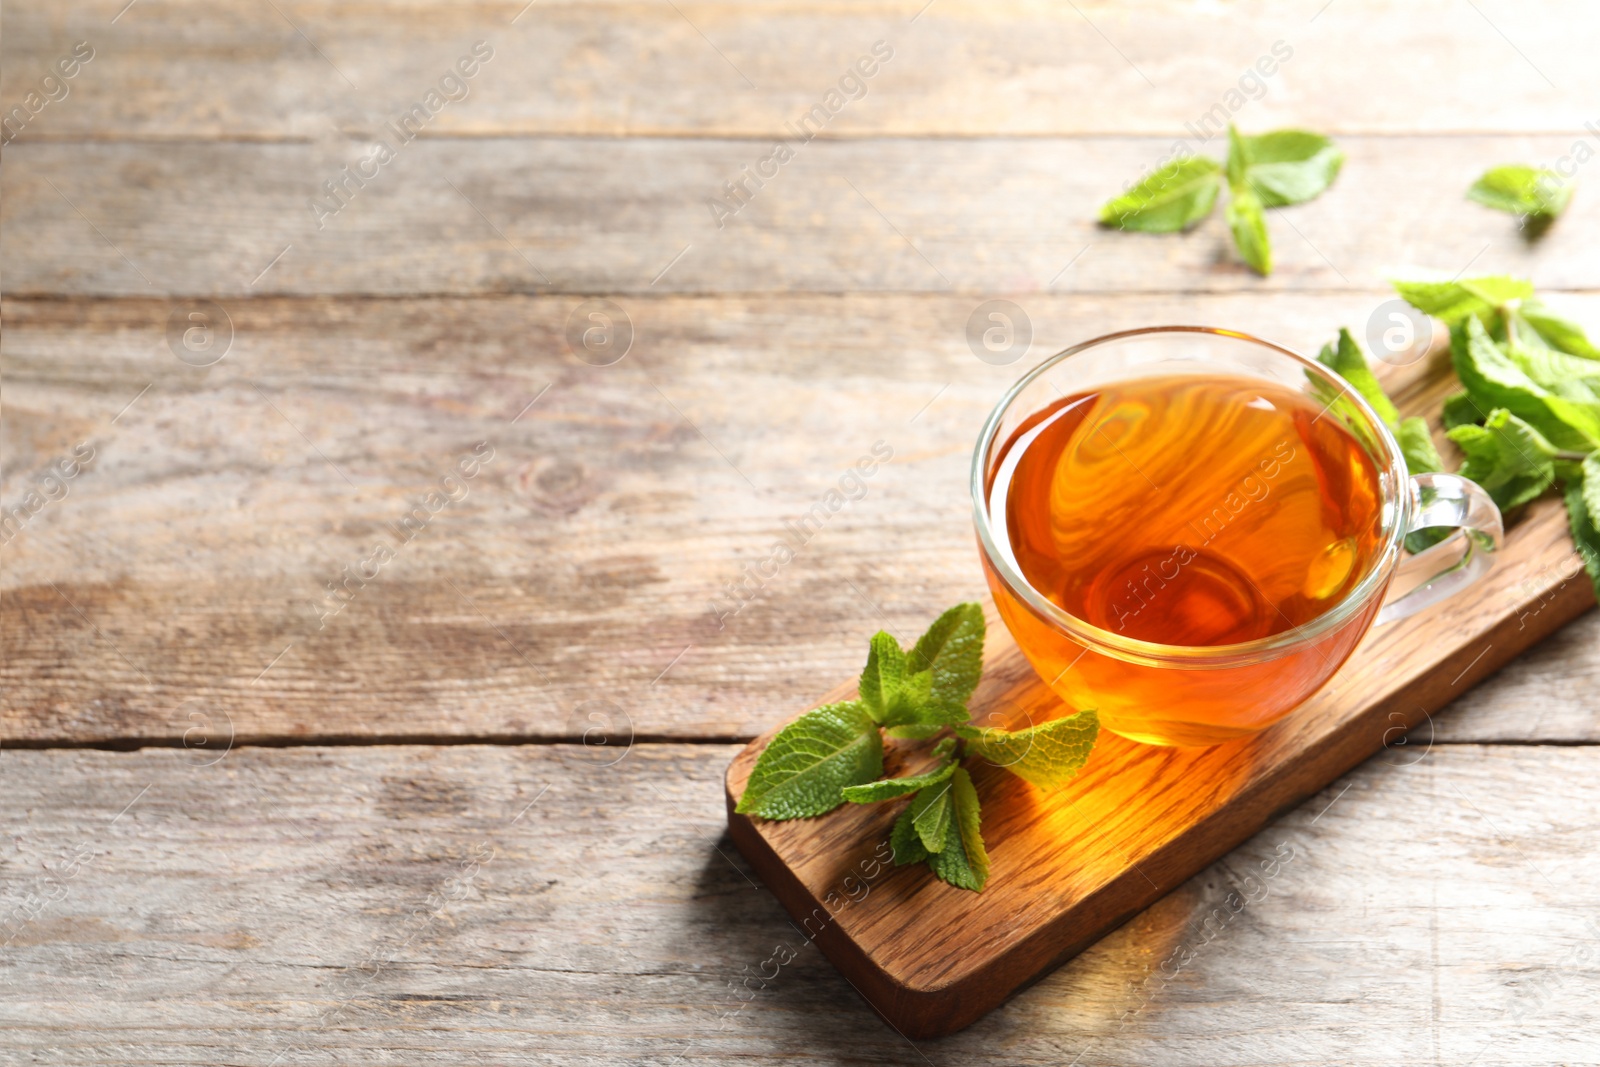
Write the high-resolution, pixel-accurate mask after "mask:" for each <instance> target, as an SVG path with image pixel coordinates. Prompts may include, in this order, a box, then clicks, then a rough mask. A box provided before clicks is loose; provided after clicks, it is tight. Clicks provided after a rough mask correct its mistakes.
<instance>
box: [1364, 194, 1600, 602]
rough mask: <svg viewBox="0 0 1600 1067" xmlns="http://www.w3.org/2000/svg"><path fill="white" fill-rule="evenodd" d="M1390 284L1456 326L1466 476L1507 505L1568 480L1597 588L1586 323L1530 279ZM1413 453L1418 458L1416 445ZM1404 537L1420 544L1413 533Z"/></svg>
mask: <svg viewBox="0 0 1600 1067" xmlns="http://www.w3.org/2000/svg"><path fill="white" fill-rule="evenodd" d="M1522 169H1523V170H1527V169H1528V168H1522ZM1506 170H1508V168H1497V169H1496V171H1491V172H1490V175H1496V174H1497V172H1501V171H1506ZM1490 175H1486V176H1485V177H1486V178H1488V177H1489V176H1490ZM1512 177H1515V178H1517V180H1518V181H1527V180H1529V179H1528V175H1526V174H1522V175H1520V176H1518V175H1506V174H1499V175H1498V177H1497V180H1501V179H1505V180H1509V179H1510V178H1512ZM1533 180H1535V181H1536V179H1533ZM1568 191H1569V192H1570V190H1568ZM1564 204H1565V201H1564V200H1563V201H1561V205H1562V206H1564ZM1556 210H1557V211H1559V207H1557V209H1556ZM1393 284H1394V287H1395V290H1396V291H1397V292H1399V294H1400V295H1401V296H1402V297H1404V298H1405V299H1406V301H1407V302H1409V303H1410V304H1411V305H1412V306H1413V307H1415V308H1417V309H1418V310H1419V311H1422V312H1424V313H1426V314H1429V315H1432V316H1434V317H1436V318H1439V319H1442V320H1444V321H1445V322H1446V323H1447V324H1448V325H1449V326H1450V352H1451V357H1452V359H1453V361H1454V364H1455V369H1456V377H1458V378H1459V379H1460V380H1461V384H1462V386H1463V387H1464V391H1463V392H1460V393H1457V394H1455V395H1453V396H1450V397H1448V398H1446V399H1445V402H1444V410H1443V421H1444V425H1445V428H1446V431H1447V432H1446V436H1448V437H1449V438H1450V440H1452V441H1453V442H1455V444H1456V445H1457V446H1458V447H1459V448H1460V449H1461V451H1462V453H1463V455H1464V456H1465V459H1464V461H1463V463H1462V465H1461V470H1460V473H1461V475H1462V476H1463V477H1466V478H1470V479H1472V480H1473V481H1475V482H1477V483H1478V484H1479V485H1481V486H1483V488H1484V489H1485V490H1486V491H1488V493H1489V495H1490V496H1491V497H1493V498H1494V500H1495V502H1496V503H1497V504H1499V506H1500V507H1501V509H1502V510H1509V509H1511V508H1514V507H1518V506H1520V505H1522V504H1526V503H1528V502H1529V501H1531V500H1533V499H1534V498H1535V497H1538V496H1539V495H1541V494H1542V493H1544V492H1545V491H1546V490H1547V489H1549V488H1550V487H1552V486H1564V489H1563V496H1564V497H1565V500H1566V505H1567V514H1568V518H1569V520H1570V524H1571V527H1572V539H1573V542H1574V543H1575V544H1576V545H1577V548H1578V553H1579V555H1580V556H1581V557H1582V559H1583V562H1584V568H1585V570H1587V571H1588V574H1589V578H1590V580H1591V581H1592V582H1593V583H1594V587H1595V593H1596V595H1597V596H1600V536H1597V534H1596V528H1597V525H1600V489H1597V488H1596V486H1597V485H1600V458H1597V457H1600V350H1597V349H1596V347H1595V346H1594V345H1593V344H1592V343H1591V342H1590V341H1589V337H1588V335H1587V334H1586V333H1585V332H1584V330H1583V328H1582V327H1581V326H1579V325H1578V324H1577V323H1575V322H1572V321H1571V320H1570V319H1566V318H1563V317H1562V316H1561V315H1559V314H1557V313H1556V312H1554V311H1552V310H1551V309H1549V308H1548V307H1546V306H1545V305H1544V304H1543V303H1541V302H1540V301H1539V300H1538V299H1537V298H1536V297H1535V296H1534V291H1533V283H1532V282H1530V281H1528V280H1527V279H1524V278H1513V277H1509V276H1506V275H1491V276H1485V277H1478V278H1461V279H1451V280H1449V281H1438V280H1413V279H1396V280H1394V281H1393ZM1416 432H1417V431H1411V433H1416ZM1401 434H1402V438H1404V437H1405V436H1407V431H1405V430H1404V429H1402V431H1401ZM1402 447H1404V444H1403V445H1402ZM1413 447H1414V448H1415V447H1420V440H1418V441H1416V442H1414V445H1413ZM1419 455H1420V454H1419ZM1435 458H1437V457H1436V456H1435ZM1406 459H1407V462H1408V463H1411V462H1413V458H1412V453H1411V452H1409V451H1408V452H1407V456H1406ZM1422 461H1423V462H1427V461H1428V460H1427V458H1426V457H1422ZM1413 469H1415V468H1413ZM1416 536H1417V535H1413V537H1416ZM1406 544H1407V547H1408V548H1412V550H1413V551H1416V550H1417V549H1416V548H1415V547H1413V541H1412V539H1410V538H1408V539H1407V542H1406Z"/></svg>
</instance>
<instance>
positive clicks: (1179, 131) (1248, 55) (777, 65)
mask: <svg viewBox="0 0 1600 1067" xmlns="http://www.w3.org/2000/svg"><path fill="white" fill-rule="evenodd" d="M121 7H122V3H108V2H105V0H70V2H60V3H52V4H49V5H35V6H32V7H29V6H22V7H19V8H17V9H15V10H14V13H13V15H12V18H11V19H9V20H8V21H7V32H6V39H5V50H4V59H5V63H4V66H5V77H4V80H3V81H0V90H3V99H4V100H5V101H6V106H8V107H9V106H10V105H11V104H12V103H15V102H18V101H19V100H20V99H21V97H22V96H23V95H24V93H26V92H27V91H28V90H29V89H30V88H33V87H34V85H35V83H36V82H37V80H38V79H39V78H40V77H41V76H43V75H44V74H46V73H47V72H48V71H49V70H50V66H51V64H53V63H54V62H55V60H56V59H57V58H58V57H59V56H61V55H62V54H63V53H64V52H65V51H66V50H68V49H70V48H71V46H72V44H73V43H74V42H75V41H77V40H80V39H84V40H88V41H90V42H91V43H92V44H93V45H94V47H95V48H96V55H95V58H94V60H93V61H92V62H91V63H90V64H89V65H88V66H87V67H86V68H85V69H84V71H83V72H82V73H81V74H80V75H79V76H78V78H77V79H75V80H74V82H72V83H71V94H70V95H69V96H68V97H67V98H66V99H65V100H63V101H61V102H60V103H59V104H54V103H52V104H50V105H48V106H47V107H46V108H45V109H44V110H43V111H42V112H41V113H40V114H39V115H38V116H36V118H35V119H34V121H33V122H32V123H30V125H29V127H28V128H27V129H25V131H24V133H23V135H22V139H23V140H36V139H53V138H129V137H135V138H147V139H159V140H171V139H178V138H228V139H235V138H244V139H251V140H260V139H282V138H312V139H317V138H323V137H327V136H330V135H337V134H340V133H355V132H360V131H368V130H370V129H372V128H373V127H374V126H377V125H380V124H381V123H383V122H385V121H387V120H388V119H390V118H392V117H393V116H394V114H395V113H396V112H397V111H398V110H399V109H401V108H403V107H405V106H407V105H408V104H409V103H411V102H412V101H414V100H415V99H416V98H417V97H418V96H419V95H420V94H422V93H423V92H425V91H426V90H427V88H428V87H429V86H430V85H432V84H434V83H436V82H437V81H438V79H439V77H440V75H441V74H442V73H443V71H444V70H446V69H447V68H448V66H449V64H450V63H452V62H453V61H454V60H455V59H456V58H457V56H458V55H460V54H461V53H462V52H463V51H464V50H465V49H466V48H467V47H468V46H469V45H470V44H471V43H472V42H473V41H475V40H480V39H485V40H489V41H491V42H493V45H494V47H495V49H496V57H495V59H494V60H492V61H491V62H490V63H489V64H488V65H487V66H486V67H485V68H484V70H483V72H482V73H481V74H480V75H479V76H478V77H477V78H476V80H475V84H474V86H473V93H472V95H471V96H469V97H467V98H466V99H465V100H462V101H460V102H459V103H455V104H452V105H450V106H448V107H446V108H445V109H444V110H443V112H442V113H441V114H439V115H438V116H437V117H436V118H435V119H434V122H433V124H432V125H431V126H430V131H431V132H434V133H437V134H441V135H448V136H484V135H502V134H519V135H530V134H545V133H560V134H575V135H605V136H657V135H684V134H702V135H705V134H709V135H718V136H724V135H738V136H748V137H765V136H770V135H772V134H773V133H774V132H776V131H778V130H781V129H782V125H783V122H784V121H785V120H792V119H795V118H797V117H798V115H799V114H800V113H801V112H803V111H804V110H805V109H806V108H808V107H810V106H811V105H812V104H814V103H816V102H817V101H818V100H820V99H821V97H822V96H823V94H824V93H825V92H827V90H828V89H830V88H831V87H833V86H835V85H836V84H837V82H838V81H839V78H840V77H841V75H842V74H844V73H845V71H846V70H847V69H848V68H849V67H850V65H851V64H852V63H854V62H855V60H856V59H857V58H858V57H859V56H861V55H862V54H864V53H865V52H866V51H867V50H868V48H869V47H870V46H871V45H872V43H873V42H874V41H878V40H883V41H885V42H886V43H888V44H889V45H891V46H892V47H893V48H894V50H895V54H894V58H893V60H891V61H890V62H889V63H888V64H886V65H885V66H884V67H883V69H882V71H881V72H880V73H879V74H877V75H876V76H875V77H874V78H873V79H872V80H871V81H869V82H868V83H867V84H868V91H867V93H866V95H865V96H864V97H861V98H860V99H857V100H855V101H852V102H851V103H849V104H848V105H846V106H845V107H844V108H843V109H842V110H841V111H840V113H839V114H838V115H837V116H836V117H835V118H834V119H833V121H832V122H831V123H830V125H829V129H830V133H833V134H836V135H841V136H882V135H889V136H906V135H917V134H928V133H932V134H936V135H940V136H951V135H955V136H972V135H977V136H987V135H989V134H993V133H1006V134H1077V133H1115V134H1123V133H1147V134H1158V135H1161V136H1169V135H1170V136H1181V135H1183V133H1184V132H1185V131H1184V123H1187V122H1192V123H1195V124H1197V125H1198V124H1199V122H1200V121H1201V119H1202V117H1203V116H1204V115H1206V114H1207V113H1208V112H1211V111H1212V109H1214V108H1218V107H1219V106H1220V107H1222V108H1224V109H1225V110H1223V111H1221V112H1220V113H1219V114H1221V115H1226V114H1228V110H1226V109H1232V111H1233V113H1234V117H1235V118H1236V119H1237V121H1239V122H1240V123H1241V124H1242V125H1246V126H1249V127H1253V128H1256V129H1268V128H1274V127H1279V126H1291V125H1301V126H1308V127H1311V128H1313V129H1321V130H1326V131H1328V132H1334V133H1357V132H1363V133H1410V132H1414V131H1419V130H1421V131H1429V132H1437V131H1442V130H1455V131H1503V130H1516V131H1559V132H1562V133H1566V132H1574V133H1576V132H1578V131H1580V130H1581V129H1582V127H1583V124H1584V123H1585V122H1586V121H1589V120H1592V119H1594V118H1595V117H1596V116H1595V115H1594V113H1593V110H1592V109H1591V108H1588V107H1587V106H1586V105H1585V103H1584V102H1585V101H1587V100H1593V99H1594V98H1595V97H1596V96H1597V94H1600V74H1597V72H1596V71H1595V70H1594V69H1593V64H1592V63H1590V62H1589V61H1588V56H1587V54H1586V53H1585V51H1584V48H1583V44H1584V42H1585V41H1586V40H1588V39H1589V34H1588V33H1586V29H1587V28H1589V27H1592V24H1593V12H1592V10H1591V9H1590V8H1589V7H1588V6H1586V5H1584V4H1583V3H1581V2H1579V0H1561V2H1551V3H1544V4H1539V5H1537V6H1529V5H1522V6H1517V5H1513V4H1511V3H1508V2H1506V0H1477V7H1478V13H1476V14H1474V12H1473V11H1472V10H1470V9H1468V10H1463V7H1462V5H1461V4H1459V3H1451V2H1449V0H1424V2H1418V3H1411V4H1406V5H1403V6H1398V7H1396V6H1391V5H1388V4H1384V3H1381V2H1380V0H1339V3H1338V4H1336V5H1331V6H1329V5H1326V4H1325V3H1324V0H1297V2H1295V3H1289V4H1274V3H1270V2H1267V0H1254V2H1249V3H1228V4H1218V5H1215V6H1213V7H1207V8H1195V7H1194V6H1193V5H1191V4H1187V3H1181V2H1177V0H1161V2H1154V3H1145V4H1140V5H1136V6H1135V5H1125V4H1112V3H1107V2H1104V0H1102V2H1097V3H1082V4H1072V5H1055V4H1037V3H1028V2H1026V0H1004V2H995V3H988V2H981V0H966V2H961V0H937V2H936V3H933V4H931V5H924V4H923V2H922V0H896V2H885V0H877V2H869V3H859V4H849V5H840V4H824V3H797V2H793V0H782V2H768V3H759V4H735V3H724V2H719V3H707V2H689V3H678V4H675V5H668V4H655V3H643V2H639V0H625V2H611V3H603V2H602V3H597V2H581V3H555V2H551V0H542V2H540V3H538V4H536V5H534V6H533V7H531V8H527V6H526V3H525V0H501V2H487V0H478V2H475V3H471V4H439V3H428V2H418V0H398V2H396V0H388V2H367V3H361V4H348V5H338V6H326V5H321V4H314V3H308V2H291V0H275V2H274V4H272V5H266V4H256V3H250V2H248V0H226V2H221V3H203V2H199V0H139V3H138V4H137V6H136V7H135V8H134V9H133V10H131V11H128V12H126V13H125V14H122V15H121V16H120V17H117V18H116V21H115V23H114V24H113V23H112V21H111V20H112V18H113V17H114V16H117V14H118V11H119V9H120V8H121ZM274 8H276V9H277V10H274ZM1280 42H1281V44H1280V54H1283V53H1284V52H1285V51H1286V52H1287V53H1288V55H1289V58H1288V59H1287V60H1286V61H1285V62H1283V63H1282V64H1281V65H1279V66H1278V67H1277V69H1276V70H1275V71H1274V72H1273V74H1272V75H1271V76H1270V77H1267V78H1265V79H1261V80H1260V81H1259V82H1257V81H1250V80H1246V81H1244V84H1243V86H1242V89H1243V92H1240V89H1241V79H1242V78H1243V77H1244V76H1245V72H1246V71H1248V70H1250V69H1251V68H1252V67H1253V66H1254V65H1255V64H1256V63H1258V61H1260V60H1261V59H1262V58H1263V57H1264V56H1269V57H1270V53H1271V49H1272V46H1273V45H1274V44H1275V43H1280ZM1268 69H1272V67H1271V65H1270V64H1269V66H1268ZM1485 72H1492V76H1485ZM1258 86H1259V87H1258ZM1230 91H1232V92H1234V93H1235V94H1237V95H1235V96H1233V97H1229V96H1228V94H1229V92H1230ZM1215 121H1216V119H1215V118H1214V119H1213V122H1215ZM1212 128H1213V129H1215V126H1214V125H1213V127H1212Z"/></svg>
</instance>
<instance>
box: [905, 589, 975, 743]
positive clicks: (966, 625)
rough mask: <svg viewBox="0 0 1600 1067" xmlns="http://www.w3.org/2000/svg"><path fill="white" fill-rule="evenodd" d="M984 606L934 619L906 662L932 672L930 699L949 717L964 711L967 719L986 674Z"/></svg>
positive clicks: (969, 605) (972, 605)
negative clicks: (974, 693) (969, 700)
mask: <svg viewBox="0 0 1600 1067" xmlns="http://www.w3.org/2000/svg"><path fill="white" fill-rule="evenodd" d="M983 637H984V623H983V607H982V605H979V604H976V603H972V602H968V603H965V604H957V605H956V606H955V607H953V608H951V609H949V610H948V611H946V612H945V613H944V614H943V615H940V616H939V617H938V618H937V619H935V620H934V622H933V625H932V626H930V627H928V631H927V633H925V634H923V635H922V636H921V637H919V638H917V643H916V646H915V647H914V648H912V650H911V654H910V656H908V657H907V660H906V669H907V670H909V671H931V672H932V673H933V685H932V689H931V690H930V692H929V699H930V700H931V701H932V702H933V703H934V704H936V705H939V706H940V707H942V708H943V709H945V711H946V712H947V713H948V714H952V715H953V714H955V710H954V709H960V718H959V719H957V720H956V721H959V722H965V721H966V719H967V715H966V706H967V698H968V697H970V696H972V691H973V690H974V689H976V688H977V687H978V678H979V676H980V675H982V674H983ZM923 721H927V720H923Z"/></svg>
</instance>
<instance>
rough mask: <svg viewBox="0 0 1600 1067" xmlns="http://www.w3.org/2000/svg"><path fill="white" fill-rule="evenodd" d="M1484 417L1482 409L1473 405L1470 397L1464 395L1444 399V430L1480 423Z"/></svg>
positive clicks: (1459, 394) (1458, 394)
mask: <svg viewBox="0 0 1600 1067" xmlns="http://www.w3.org/2000/svg"><path fill="white" fill-rule="evenodd" d="M1486 417H1487V416H1486V415H1485V413H1484V411H1483V409H1482V408H1480V407H1478V405H1477V404H1474V403H1473V402H1472V397H1471V396H1469V395H1468V394H1466V393H1456V394H1454V395H1453V396H1447V397H1445V398H1444V428H1445V429H1447V430H1453V429H1455V428H1456V427H1457V426H1469V425H1472V424H1473V423H1481V422H1482V421H1483V420H1484V419H1485V418H1486Z"/></svg>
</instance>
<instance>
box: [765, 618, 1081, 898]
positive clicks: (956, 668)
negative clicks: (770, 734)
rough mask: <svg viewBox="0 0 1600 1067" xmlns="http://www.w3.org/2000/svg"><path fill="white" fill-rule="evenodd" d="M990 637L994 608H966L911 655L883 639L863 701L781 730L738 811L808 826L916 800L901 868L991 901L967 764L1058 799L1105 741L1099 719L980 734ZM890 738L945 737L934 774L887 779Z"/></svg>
mask: <svg viewBox="0 0 1600 1067" xmlns="http://www.w3.org/2000/svg"><path fill="white" fill-rule="evenodd" d="M984 632H985V624H984V621H983V608H982V607H981V606H980V605H978V604H973V603H966V604H957V605H956V606H955V607H953V608H951V609H950V610H948V611H946V612H945V613H944V614H942V615H940V616H939V617H938V618H937V619H935V620H934V622H933V625H931V626H929V627H928V629H927V632H926V633H924V634H923V635H922V636H921V637H920V638H918V639H917V643H916V644H915V645H914V646H913V647H912V649H911V651H910V652H906V651H905V650H904V649H902V648H901V646H900V642H899V641H897V640H896V639H895V637H894V635H892V634H889V633H886V632H882V631H880V632H879V633H876V634H874V635H873V636H872V639H871V640H870V641H869V642H868V645H867V664H866V667H865V668H864V669H863V670H862V672H861V684H860V686H859V690H860V692H859V697H858V699H856V700H851V701H846V702H844V703H842V704H828V705H825V706H823V707H820V708H816V709H814V710H812V711H808V712H807V713H806V714H804V715H802V716H800V717H799V718H798V719H796V720H795V721H794V722H792V723H790V724H789V725H788V726H785V727H784V728H783V729H782V730H780V731H778V734H777V736H775V737H774V738H773V739H772V740H771V741H770V742H769V743H768V744H767V747H766V748H765V749H763V750H762V752H761V755H760V756H759V757H757V759H756V765H755V768H754V769H753V770H752V771H751V773H750V781H749V783H748V784H747V785H746V786H745V791H744V795H743V796H741V797H740V798H739V803H738V804H737V805H736V806H735V808H734V810H735V811H737V812H739V813H741V814H747V815H756V816H759V817H761V818H764V819H799V818H806V817H809V816H815V815H823V814H826V813H827V812H830V811H832V810H834V809H835V808H837V807H839V805H841V804H843V803H845V802H846V801H849V802H851V803H854V804H875V803H878V802H880V801H885V800H894V799H897V798H903V797H907V796H909V797H910V798H911V800H910V803H909V804H907V805H906V807H905V810H903V811H902V812H901V813H900V815H899V817H898V818H896V820H895V823H894V829H893V831H892V832H891V834H890V844H891V846H892V847H893V849H894V862H895V864H896V865H898V866H905V865H907V864H912V863H926V864H927V865H928V867H929V869H930V870H932V871H933V873H934V875H935V876H936V877H938V878H940V879H942V880H944V881H945V882H948V883H950V884H951V885H953V886H956V887H957V888H960V889H970V890H972V891H974V892H977V891H979V890H981V889H982V888H983V886H984V883H985V882H987V881H988V879H989V854H988V852H987V850H986V849H985V848H984V844H983V835H982V832H981V823H982V819H981V816H980V812H979V804H978V793H977V790H976V789H975V788H974V787H973V784H972V778H971V776H970V775H969V774H968V773H967V771H966V770H965V769H964V768H963V767H962V766H961V762H962V760H963V759H964V758H966V757H967V756H972V755H978V756H984V757H986V758H988V759H989V760H990V761H992V762H995V763H998V764H1000V765H1001V766H1002V767H1005V768H1006V769H1007V770H1009V771H1011V772H1012V773H1013V774H1016V775H1018V776H1019V777H1021V778H1023V779H1024V780H1026V781H1029V782H1032V783H1033V784H1034V785H1036V786H1039V787H1041V788H1050V787H1052V786H1056V785H1059V784H1061V783H1062V782H1064V781H1066V780H1067V779H1069V778H1071V777H1072V776H1073V775H1074V774H1076V773H1077V771H1078V769H1079V768H1081V767H1082V766H1083V764H1084V762H1085V761H1086V760H1088V758H1089V753H1090V751H1091V750H1092V749H1093V747H1094V741H1095V737H1096V736H1097V735H1098V731H1099V720H1098V719H1097V718H1096V716H1095V713H1094V712H1092V711H1088V712H1082V713H1079V714H1076V715H1073V716H1071V717H1069V718H1066V719H1057V720H1053V721H1051V722H1048V723H1044V724H1042V725H1040V726H1038V727H1036V728H1033V729H1029V730H1023V731H1017V732H1014V733H1012V732H1006V731H980V730H977V729H976V728H974V727H972V726H971V725H970V719H971V715H970V714H969V713H968V711H967V701H968V700H969V699H971V697H972V693H973V691H974V690H975V689H976V688H977V686H978V679H979V677H980V676H981V675H982V673H983V639H984ZM884 734H887V735H888V736H890V737H897V738H911V739H929V738H932V737H934V736H936V735H939V734H944V735H945V736H943V737H940V738H939V740H938V741H937V742H935V744H934V745H933V746H932V748H931V750H930V753H929V754H930V755H931V756H932V757H933V759H934V760H935V761H936V765H935V766H934V767H933V769H932V770H929V771H925V772H923V773H921V774H913V775H905V776H902V777H899V778H884V777H882V775H883V735H884ZM964 746H965V747H964Z"/></svg>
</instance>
